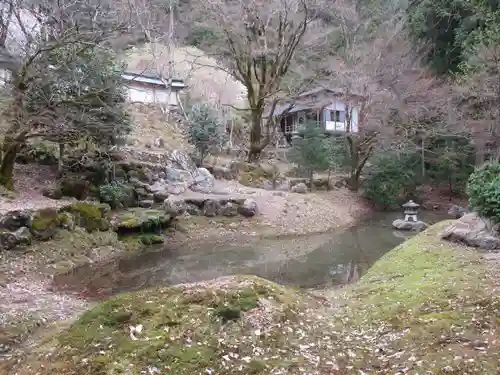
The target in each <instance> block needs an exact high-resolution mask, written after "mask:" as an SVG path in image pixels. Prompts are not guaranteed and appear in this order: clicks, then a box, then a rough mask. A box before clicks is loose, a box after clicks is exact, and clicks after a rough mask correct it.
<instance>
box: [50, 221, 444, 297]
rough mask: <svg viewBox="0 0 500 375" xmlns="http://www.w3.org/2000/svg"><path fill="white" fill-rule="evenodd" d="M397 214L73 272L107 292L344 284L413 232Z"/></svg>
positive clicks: (166, 249) (161, 252)
mask: <svg viewBox="0 0 500 375" xmlns="http://www.w3.org/2000/svg"><path fill="white" fill-rule="evenodd" d="M420 216H421V217H420V219H421V220H424V221H425V222H427V223H428V224H433V223H436V222H438V221H440V220H443V219H446V218H447V217H446V216H445V215H443V214H437V213H434V212H426V213H423V214H421V215H420ZM400 217H401V213H377V214H374V215H373V216H372V217H371V218H370V219H368V220H365V221H362V222H360V223H359V224H358V225H357V226H355V227H352V228H349V229H343V230H340V229H339V230H337V231H333V232H327V233H321V234H312V235H306V236H287V237H281V238H265V239H262V238H260V239H259V238H255V237H235V238H234V239H233V240H232V241H228V242H225V243H223V244H220V243H218V244H215V243H213V244H211V243H194V244H189V246H186V245H184V246H183V247H177V248H176V247H172V245H168V244H165V245H162V247H159V248H157V249H155V251H148V252H146V253H141V254H137V255H132V256H129V257H127V258H122V259H120V260H119V261H118V262H114V264H113V265H112V267H111V268H110V269H109V270H107V271H104V272H103V271H102V270H98V271H100V272H96V270H95V269H94V270H93V271H92V270H89V269H87V270H77V272H76V274H75V273H73V277H76V278H77V279H81V277H82V276H83V274H82V272H83V273H84V274H85V278H86V279H87V280H89V279H90V280H92V281H91V284H93V286H94V288H99V287H103V288H106V289H107V290H108V292H109V293H111V294H118V293H121V292H125V291H132V290H137V289H142V288H145V287H150V286H155V285H169V284H170V285H172V284H179V283H186V282H196V281H202V280H208V279H212V278H216V277H220V276H227V275H231V274H252V275H258V276H261V277H264V278H266V279H269V280H273V281H275V282H278V283H280V284H284V285H290V286H294V287H299V288H323V287H331V286H336V285H343V284H347V283H352V282H356V281H357V280H359V278H360V277H361V276H362V275H363V274H364V273H365V272H366V271H367V270H368V269H369V268H370V267H371V266H372V265H373V263H374V262H376V261H377V260H378V259H379V258H380V257H381V256H382V255H384V254H385V253H386V252H387V251H389V250H391V249H392V248H394V247H395V246H397V245H399V244H400V243H402V242H403V241H404V240H405V239H407V238H409V237H411V236H412V235H414V233H411V232H398V231H395V230H393V229H392V227H391V223H392V221H393V220H394V219H396V218H400ZM79 271H80V272H79ZM89 272H90V273H93V275H90V274H89ZM89 276H90V278H89ZM61 281H62V283H66V282H67V281H68V280H66V281H63V280H61ZM58 284H60V282H58Z"/></svg>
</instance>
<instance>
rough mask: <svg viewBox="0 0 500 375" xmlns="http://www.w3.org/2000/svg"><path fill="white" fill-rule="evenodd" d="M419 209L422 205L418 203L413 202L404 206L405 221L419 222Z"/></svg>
mask: <svg viewBox="0 0 500 375" xmlns="http://www.w3.org/2000/svg"><path fill="white" fill-rule="evenodd" d="M419 207H420V205H419V204H418V203H415V202H413V201H412V200H410V201H408V202H406V203H405V204H403V209H404V211H403V213H404V215H405V218H404V220H405V221H413V222H417V221H418V218H417V214H418V209H419Z"/></svg>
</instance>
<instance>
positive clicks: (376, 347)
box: [17, 223, 500, 375]
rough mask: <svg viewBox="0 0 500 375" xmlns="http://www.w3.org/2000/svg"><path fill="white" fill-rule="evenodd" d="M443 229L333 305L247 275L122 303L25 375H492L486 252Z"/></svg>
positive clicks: (496, 314) (494, 296)
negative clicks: (444, 236)
mask: <svg viewBox="0 0 500 375" xmlns="http://www.w3.org/2000/svg"><path fill="white" fill-rule="evenodd" d="M444 225H446V223H441V224H437V225H436V226H433V227H431V228H429V229H428V230H427V231H425V232H423V233H421V234H419V235H417V236H415V237H414V238H412V239H411V240H409V241H407V242H405V243H404V244H403V245H401V246H399V247H397V248H395V249H393V250H392V251H391V252H389V253H388V254H386V255H385V256H384V257H383V258H382V259H381V260H380V261H379V262H377V263H376V264H375V265H374V266H373V267H372V269H371V270H370V271H369V272H368V273H367V274H366V275H365V276H364V277H363V278H362V279H361V281H360V282H359V283H358V284H356V285H353V286H352V287H350V288H345V289H340V290H339V289H337V290H335V291H334V293H333V294H328V293H326V292H323V293H322V295H323V296H327V297H328V298H315V297H314V296H312V295H310V294H302V293H299V292H296V291H294V290H292V289H290V288H285V287H281V286H278V285H277V284H274V283H272V282H269V281H266V280H263V279H260V278H257V277H251V276H235V277H226V278H220V279H216V280H212V281H209V282H202V283H196V284H189V285H178V286H175V287H160V288H155V289H148V290H143V291H139V292H134V293H127V294H123V295H120V296H118V297H116V298H113V299H110V300H108V301H107V302H104V303H102V304H100V305H99V306H97V307H96V308H94V309H92V310H90V311H88V312H87V313H85V314H84V315H83V316H82V317H81V318H80V319H79V320H78V321H77V322H76V323H75V324H73V325H72V327H71V328H70V329H68V330H66V331H64V332H63V333H62V334H59V335H58V336H57V337H55V338H53V339H51V340H50V341H48V342H46V343H44V345H43V346H42V347H41V348H40V350H39V351H38V352H37V353H35V354H34V355H33V356H32V357H31V358H30V359H29V360H28V361H27V362H26V363H24V365H23V366H22V367H21V368H20V369H19V370H18V371H17V373H18V374H19V375H27V374H33V373H38V374H40V375H48V374H51V375H87V374H97V375H109V374H129V375H139V374H143V373H146V374H147V373H157V374H172V375H187V374H190V375H191V374H225V375H226V374H227V375H233V374H234V375H235V374H258V375H264V374H265V375H268V374H273V373H274V374H292V375H295V374H319V375H332V374H353V375H354V374H356V375H358V374H370V375H375V374H384V375H389V374H390V375H393V374H397V373H403V374H405V373H406V374H411V375H415V374H429V375H430V374H434V375H444V374H469V375H495V374H496V373H497V371H498V364H499V363H500V330H499V328H500V299H499V298H500V296H499V295H498V285H495V284H494V282H495V280H498V275H497V274H493V273H492V269H493V268H492V267H491V264H489V263H486V262H485V261H484V259H482V257H481V255H480V254H479V253H477V252H475V251H473V250H471V249H467V248H465V247H460V246H457V245H454V244H450V243H447V242H443V241H441V240H440V239H439V236H438V232H439V231H440V230H442V228H443V226H444ZM131 327H132V328H131ZM137 328H138V329H139V331H140V332H134V330H137ZM131 329H132V331H131ZM131 333H132V334H131ZM49 352H50V353H51V356H50V359H47V358H48V357H47V353H49Z"/></svg>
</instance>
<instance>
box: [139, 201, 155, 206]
mask: <svg viewBox="0 0 500 375" xmlns="http://www.w3.org/2000/svg"><path fill="white" fill-rule="evenodd" d="M153 204H154V201H153V200H149V199H145V200H142V201H139V207H142V208H151V207H153Z"/></svg>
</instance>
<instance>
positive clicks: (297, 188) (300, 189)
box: [291, 182, 309, 194]
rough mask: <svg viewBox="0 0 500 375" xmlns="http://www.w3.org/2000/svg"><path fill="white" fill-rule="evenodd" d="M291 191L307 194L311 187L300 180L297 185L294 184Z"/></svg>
mask: <svg viewBox="0 0 500 375" xmlns="http://www.w3.org/2000/svg"><path fill="white" fill-rule="evenodd" d="M291 191H292V193H299V194H306V193H307V192H308V191H309V189H308V188H307V185H306V184H305V183H303V182H300V183H298V184H297V185H293V186H292V189H291Z"/></svg>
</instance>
